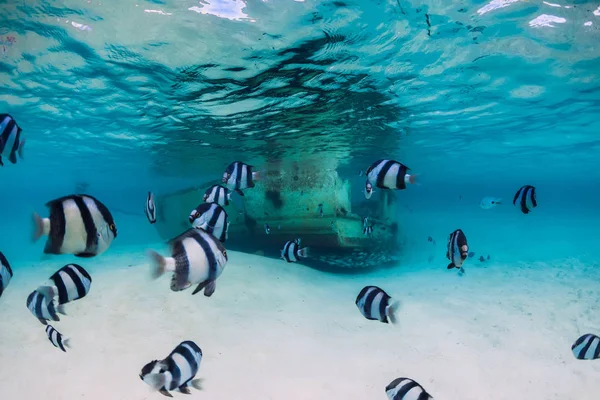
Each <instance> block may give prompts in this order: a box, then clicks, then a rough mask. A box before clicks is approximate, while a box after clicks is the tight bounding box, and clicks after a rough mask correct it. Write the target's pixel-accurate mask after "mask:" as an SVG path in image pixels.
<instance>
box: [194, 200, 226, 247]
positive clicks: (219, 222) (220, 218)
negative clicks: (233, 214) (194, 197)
mask: <svg viewBox="0 0 600 400" xmlns="http://www.w3.org/2000/svg"><path fill="white" fill-rule="evenodd" d="M189 220H190V223H191V224H192V226H193V227H194V228H196V229H204V230H205V231H206V232H208V233H210V234H211V235H213V236H214V237H216V238H217V239H219V240H220V241H221V243H225V241H227V237H228V236H227V232H228V230H229V216H228V215H227V211H225V209H224V208H223V207H221V206H220V205H218V204H217V203H202V204H200V205H199V206H198V207H196V208H195V209H193V210H192V212H191V213H190V217H189Z"/></svg>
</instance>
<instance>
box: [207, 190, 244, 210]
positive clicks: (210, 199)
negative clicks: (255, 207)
mask: <svg viewBox="0 0 600 400" xmlns="http://www.w3.org/2000/svg"><path fill="white" fill-rule="evenodd" d="M242 195H243V193H242ZM203 199H204V202H205V203H217V204H218V205H220V206H223V207H225V206H228V205H229V200H231V192H229V191H228V190H227V188H225V187H223V186H221V185H212V186H211V187H209V188H208V189H207V190H206V192H204V198H203Z"/></svg>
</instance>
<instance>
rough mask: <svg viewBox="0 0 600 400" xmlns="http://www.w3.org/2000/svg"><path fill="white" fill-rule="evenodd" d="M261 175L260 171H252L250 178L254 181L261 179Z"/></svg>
mask: <svg viewBox="0 0 600 400" xmlns="http://www.w3.org/2000/svg"><path fill="white" fill-rule="evenodd" d="M262 176H263V172H262V171H252V179H254V180H255V181H260V180H261V179H262Z"/></svg>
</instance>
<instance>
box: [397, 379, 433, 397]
mask: <svg viewBox="0 0 600 400" xmlns="http://www.w3.org/2000/svg"><path fill="white" fill-rule="evenodd" d="M385 393H386V394H387V397H388V399H389V400H433V397H431V395H430V394H429V393H427V392H426V391H425V389H423V386H421V385H419V384H418V383H417V382H415V381H413V380H412V379H410V378H397V379H394V380H393V381H392V382H390V384H389V385H387V386H386V387H385Z"/></svg>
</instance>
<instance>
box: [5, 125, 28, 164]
mask: <svg viewBox="0 0 600 400" xmlns="http://www.w3.org/2000/svg"><path fill="white" fill-rule="evenodd" d="M24 146H25V140H21V128H20V127H19V125H17V122H16V121H15V120H14V119H13V117H11V116H10V115H8V114H0V166H3V165H4V163H3V162H2V156H4V157H6V158H8V161H10V162H11V163H13V164H16V163H17V154H18V155H19V157H20V158H21V159H23V147H24Z"/></svg>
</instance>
